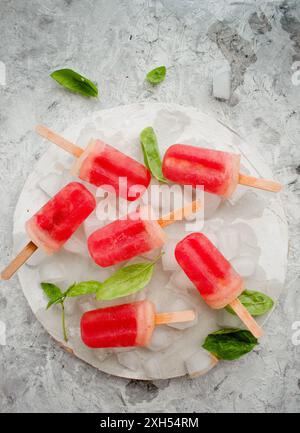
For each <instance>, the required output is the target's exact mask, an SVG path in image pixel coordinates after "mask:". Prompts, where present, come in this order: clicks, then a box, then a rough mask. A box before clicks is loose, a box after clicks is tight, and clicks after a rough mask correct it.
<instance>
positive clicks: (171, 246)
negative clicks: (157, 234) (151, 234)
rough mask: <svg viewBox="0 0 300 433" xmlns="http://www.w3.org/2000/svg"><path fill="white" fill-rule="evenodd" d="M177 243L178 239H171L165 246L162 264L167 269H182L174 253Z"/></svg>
mask: <svg viewBox="0 0 300 433" xmlns="http://www.w3.org/2000/svg"><path fill="white" fill-rule="evenodd" d="M176 245H177V241H176V240H171V239H170V240H169V241H168V242H167V243H166V244H165V246H164V248H163V250H164V254H163V256H162V265H163V268H164V270H165V271H174V270H178V269H180V267H179V265H178V263H177V260H176V258H175V254H174V250H175V247H176Z"/></svg>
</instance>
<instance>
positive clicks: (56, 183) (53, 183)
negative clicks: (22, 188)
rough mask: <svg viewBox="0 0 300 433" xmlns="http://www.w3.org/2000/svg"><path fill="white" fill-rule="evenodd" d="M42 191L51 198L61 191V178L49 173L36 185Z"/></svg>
mask: <svg viewBox="0 0 300 433" xmlns="http://www.w3.org/2000/svg"><path fill="white" fill-rule="evenodd" d="M38 185H39V187H40V188H41V190H42V191H44V192H45V193H46V194H47V195H48V196H49V197H53V196H54V195H55V194H56V193H58V191H59V190H60V189H61V177H60V176H59V175H58V174H57V173H49V174H47V175H46V176H44V177H43V178H42V179H41V180H40V181H39V183H38Z"/></svg>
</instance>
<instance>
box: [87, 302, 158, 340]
mask: <svg viewBox="0 0 300 433" xmlns="http://www.w3.org/2000/svg"><path fill="white" fill-rule="evenodd" d="M154 325H155V307H154V305H153V303H152V302H150V301H140V302H134V303H132V304H123V305H116V306H114V307H107V308H100V309H98V310H93V311H88V312H86V313H84V315H83V316H82V318H81V338H82V341H83V342H84V343H85V344H86V345H87V346H88V347H92V348H97V347H99V348H100V347H126V346H147V345H148V343H149V341H150V339H151V336H152V333H153V330H154Z"/></svg>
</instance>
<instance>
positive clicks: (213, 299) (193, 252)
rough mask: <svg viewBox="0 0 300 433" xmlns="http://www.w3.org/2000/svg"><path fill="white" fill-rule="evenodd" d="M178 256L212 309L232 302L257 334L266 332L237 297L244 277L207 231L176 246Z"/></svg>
mask: <svg viewBox="0 0 300 433" xmlns="http://www.w3.org/2000/svg"><path fill="white" fill-rule="evenodd" d="M175 257H176V260H177V262H178V263H179V265H180V266H181V268H182V269H183V271H184V272H185V273H186V275H187V276H188V277H189V279H190V280H191V281H192V283H193V284H194V285H195V286H196V288H197V289H198V291H199V293H200V295H201V296H202V298H203V299H204V301H205V302H206V303H207V304H208V305H209V306H210V307H211V308H215V309H220V308H224V307H225V306H226V305H229V304H230V305H231V307H232V308H233V309H234V310H235V312H236V313H237V315H238V316H239V317H240V319H241V320H242V321H243V322H244V323H245V324H246V325H247V326H248V328H249V329H250V331H251V332H252V333H253V334H254V335H255V336H256V337H260V336H261V335H262V331H261V329H260V327H259V326H258V325H257V323H256V322H255V321H254V319H253V318H252V316H251V315H250V314H249V313H248V311H247V310H246V309H245V307H244V306H243V305H242V304H241V303H240V301H239V300H238V299H237V297H238V296H239V295H240V294H241V293H242V292H243V290H244V283H243V280H242V278H241V277H240V276H239V274H238V273H237V272H236V271H235V270H234V269H233V267H232V266H231V264H230V263H229V262H228V260H226V259H225V257H224V256H223V255H222V254H221V253H220V251H219V250H218V249H217V248H216V247H215V246H214V245H213V244H212V243H211V241H210V240H209V239H208V238H207V237H206V236H205V235H204V234H202V233H192V234H190V235H188V236H186V237H185V238H184V239H182V240H181V241H180V242H179V243H178V244H177V246H176V248H175Z"/></svg>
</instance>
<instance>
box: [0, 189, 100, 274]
mask: <svg viewBox="0 0 300 433" xmlns="http://www.w3.org/2000/svg"><path fill="white" fill-rule="evenodd" d="M95 207H96V201H95V198H94V197H93V195H92V194H91V193H90V192H89V191H88V190H87V189H86V188H85V186H84V185H82V184H81V183H78V182H71V183H69V184H68V185H66V186H65V187H64V188H62V189H61V190H60V191H59V192H58V193H57V194H56V195H55V196H54V197H52V198H51V199H50V200H49V201H48V202H47V203H46V204H45V205H44V206H43V207H42V208H41V209H40V210H39V211H38V212H37V213H36V214H35V215H33V216H32V217H31V218H30V219H29V220H28V221H27V223H26V231H27V233H28V235H29V237H30V239H31V241H30V242H29V243H28V244H27V245H26V246H25V248H23V250H22V251H21V252H20V253H19V254H18V255H17V257H16V258H15V259H14V260H13V261H12V262H11V263H10V264H9V265H8V266H7V267H6V268H5V269H4V270H3V271H2V272H1V279H2V280H8V279H9V278H11V277H12V275H13V274H14V273H15V272H16V271H17V270H18V269H19V268H20V267H21V266H22V265H23V264H24V263H25V262H26V260H27V259H28V258H29V257H30V256H31V255H32V254H33V253H34V251H35V250H36V249H37V248H42V249H43V250H44V251H46V252H47V253H48V254H52V253H55V252H56V251H58V250H59V249H60V248H61V247H62V246H63V245H64V243H65V242H66V241H67V240H68V239H69V238H70V237H71V236H72V234H73V233H74V232H75V231H76V230H77V229H78V227H79V226H80V224H81V223H82V222H83V221H84V220H85V219H86V218H87V217H88V216H89V215H90V213H91V212H92V211H93V210H94V209H95Z"/></svg>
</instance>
